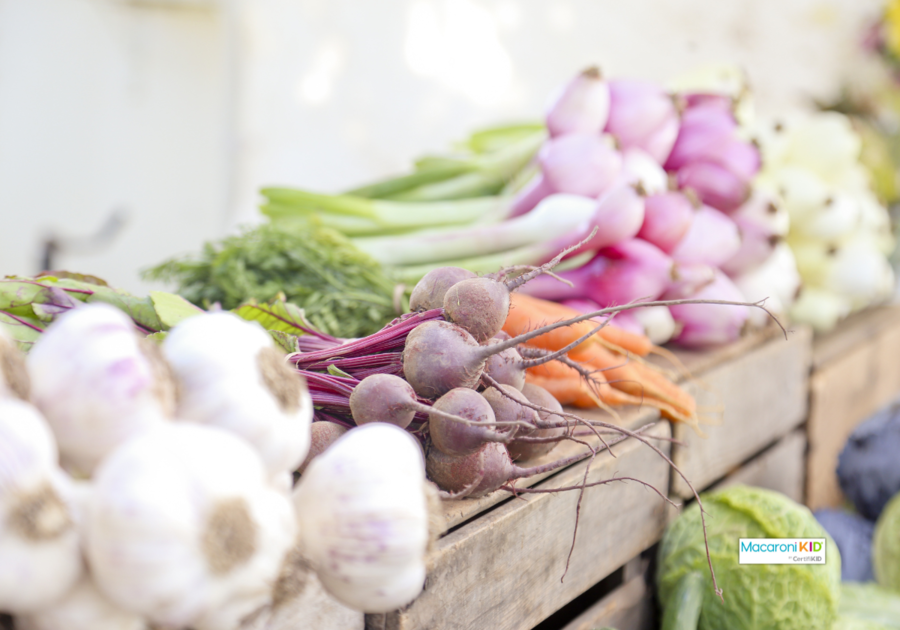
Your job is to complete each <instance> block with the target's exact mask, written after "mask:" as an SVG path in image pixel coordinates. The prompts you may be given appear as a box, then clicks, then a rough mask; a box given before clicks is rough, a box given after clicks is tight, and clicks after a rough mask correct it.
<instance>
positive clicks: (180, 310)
mask: <svg viewBox="0 0 900 630" xmlns="http://www.w3.org/2000/svg"><path fill="white" fill-rule="evenodd" d="M150 301H151V302H153V307H154V309H156V314H157V316H158V317H159V320H160V321H161V322H162V325H163V329H164V330H165V329H169V328H172V327H174V326H176V325H177V324H178V323H180V322H182V321H183V320H185V319H187V318H188V317H193V316H195V315H201V314H203V313H204V312H205V311H204V310H203V309H201V308H197V307H196V306H194V305H193V304H191V303H190V302H188V301H187V300H185V299H184V298H183V297H181V296H180V295H175V294H174V293H166V292H165V291H151V292H150Z"/></svg>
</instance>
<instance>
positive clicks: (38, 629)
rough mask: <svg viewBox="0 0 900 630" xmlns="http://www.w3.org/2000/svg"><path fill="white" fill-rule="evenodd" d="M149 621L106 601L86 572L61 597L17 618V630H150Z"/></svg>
mask: <svg viewBox="0 0 900 630" xmlns="http://www.w3.org/2000/svg"><path fill="white" fill-rule="evenodd" d="M147 628H148V626H147V623H146V622H145V621H144V620H143V619H141V617H139V616H138V615H135V614H134V613H129V612H125V611H123V610H121V609H119V608H116V607H115V606H113V605H112V604H111V603H110V602H109V600H107V599H106V598H105V597H103V595H102V594H101V593H100V591H98V590H97V587H96V586H95V585H94V582H93V581H92V580H91V579H90V577H89V576H87V575H85V576H84V577H82V578H81V580H80V581H79V582H78V584H76V585H75V587H74V588H73V589H71V590H70V591H69V592H68V593H66V594H65V595H64V596H63V597H62V598H61V599H59V600H57V601H55V602H53V604H51V605H50V606H47V607H45V608H42V609H41V610H40V611H38V612H35V613H32V614H30V615H22V616H20V617H17V618H16V630H61V629H65V630H147Z"/></svg>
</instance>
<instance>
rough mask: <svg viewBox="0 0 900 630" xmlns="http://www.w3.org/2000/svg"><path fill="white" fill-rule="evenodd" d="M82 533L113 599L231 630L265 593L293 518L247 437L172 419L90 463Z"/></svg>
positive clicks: (161, 620) (150, 614)
mask: <svg viewBox="0 0 900 630" xmlns="http://www.w3.org/2000/svg"><path fill="white" fill-rule="evenodd" d="M86 533H87V545H86V551H87V557H88V561H89V563H90V566H91V571H92V573H93V575H94V579H95V580H96V582H97V586H98V587H99V589H100V591H101V592H102V593H103V594H104V595H105V596H106V597H108V598H109V599H110V600H111V601H112V602H113V603H114V604H116V605H117V606H119V607H121V608H123V609H124V610H128V611H131V612H134V613H137V614H140V615H143V616H145V617H147V618H148V619H150V620H151V621H152V622H154V623H156V624H160V625H164V626H173V627H182V626H187V625H190V626H191V627H193V628H195V630H219V629H221V630H229V629H230V628H232V627H233V626H234V623H235V620H240V619H241V618H242V617H244V616H247V615H250V614H252V613H253V612H254V611H256V610H257V609H259V608H261V607H263V606H265V605H266V604H268V602H269V601H270V600H271V596H272V593H271V591H272V584H273V583H274V582H275V579H276V577H277V576H278V572H279V568H280V566H281V561H282V558H283V557H284V555H285V553H286V552H287V551H288V549H290V548H291V546H292V545H293V543H294V540H295V537H296V521H295V518H294V515H293V513H292V510H291V505H290V500H289V499H288V498H287V496H286V495H285V494H284V493H283V492H279V491H278V490H275V489H274V488H272V487H271V486H270V485H269V480H268V476H267V475H266V472H265V469H264V468H263V465H262V462H261V461H260V459H259V456H258V455H257V454H256V453H255V452H254V451H253V449H252V448H251V447H250V446H249V445H248V444H247V443H246V442H244V441H243V440H241V439H240V438H237V437H236V436H234V435H232V434H230V433H227V432H225V431H221V430H219V429H215V428H212V427H204V426H200V425H196V424H190V423H173V424H166V425H163V426H162V427H160V428H157V429H155V430H153V431H150V432H148V433H145V434H143V435H140V436H138V437H136V438H134V439H132V440H130V441H129V442H127V443H126V444H124V445H122V446H121V447H120V448H118V449H116V451H114V452H113V453H112V454H111V455H110V456H109V457H108V458H107V459H106V460H105V461H104V462H103V464H101V466H100V467H99V468H98V469H97V472H96V475H95V478H94V489H93V492H92V494H91V497H90V501H89V503H88V513H87V532H86Z"/></svg>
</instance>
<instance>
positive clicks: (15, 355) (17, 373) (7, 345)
mask: <svg viewBox="0 0 900 630" xmlns="http://www.w3.org/2000/svg"><path fill="white" fill-rule="evenodd" d="M30 393H31V380H30V379H29V378H28V370H27V368H26V367H25V355H24V354H22V351H21V350H19V349H18V348H17V347H16V344H15V342H13V340H12V339H11V338H10V337H9V335H7V334H6V333H5V332H4V331H3V329H2V328H0V398H3V397H5V396H13V397H15V398H19V399H21V400H28V398H29V395H30Z"/></svg>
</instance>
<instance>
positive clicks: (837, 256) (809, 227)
mask: <svg viewBox="0 0 900 630" xmlns="http://www.w3.org/2000/svg"><path fill="white" fill-rule="evenodd" d="M755 130H756V133H757V138H758V143H759V145H760V147H761V150H762V154H763V158H764V160H763V165H764V168H763V171H762V172H761V174H760V178H759V187H760V188H762V189H764V190H767V191H769V193H770V194H773V195H778V196H779V197H780V199H781V203H782V205H783V207H784V208H785V209H786V211H787V213H788V215H789V216H790V231H789V233H788V235H787V242H788V244H789V245H790V248H791V251H792V252H793V255H794V256H795V258H796V261H797V268H798V270H799V272H800V277H801V278H802V282H803V286H802V288H801V289H800V292H799V296H798V298H797V302H796V304H794V306H793V307H792V308H791V316H792V317H793V318H794V319H795V320H797V321H801V322H804V323H809V324H811V325H812V326H813V327H815V328H816V329H817V330H828V329H830V328H832V327H833V326H834V325H835V324H836V323H837V322H838V321H839V320H840V319H842V318H843V317H845V316H847V315H848V314H849V313H851V312H853V311H856V310H859V309H861V308H864V307H866V306H868V305H870V304H873V303H876V302H878V301H881V300H884V299H886V298H887V297H889V296H890V295H891V294H892V293H893V291H894V274H893V271H892V269H891V266H890V264H889V262H888V257H889V255H890V253H891V252H892V251H893V248H894V240H893V237H892V235H891V229H890V220H889V216H888V213H887V210H886V209H885V208H884V207H883V206H882V205H881V204H880V203H879V202H878V200H877V198H876V197H875V195H874V194H873V192H872V190H871V185H870V182H869V177H868V175H867V172H866V170H865V169H864V167H863V166H862V164H861V163H860V161H859V155H860V139H859V136H858V135H857V134H856V132H855V131H854V130H853V128H852V127H851V124H850V121H849V119H848V118H846V117H845V116H843V115H842V114H838V113H836V112H827V113H818V114H810V115H806V116H793V117H789V118H784V119H781V120H778V121H771V120H764V121H760V122H759V123H758V124H757V125H756V126H755Z"/></svg>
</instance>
